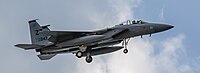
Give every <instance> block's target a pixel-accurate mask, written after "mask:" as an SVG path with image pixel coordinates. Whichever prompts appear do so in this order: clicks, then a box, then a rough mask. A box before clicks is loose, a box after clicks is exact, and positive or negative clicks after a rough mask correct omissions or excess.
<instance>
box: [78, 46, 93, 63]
mask: <svg viewBox="0 0 200 73" xmlns="http://www.w3.org/2000/svg"><path fill="white" fill-rule="evenodd" d="M90 50H91V48H87V46H83V45H82V46H80V47H79V51H78V52H76V57H78V58H82V57H83V52H84V53H85V52H86V58H85V61H86V62H87V63H91V62H92V60H93V58H92V56H91V55H90Z"/></svg>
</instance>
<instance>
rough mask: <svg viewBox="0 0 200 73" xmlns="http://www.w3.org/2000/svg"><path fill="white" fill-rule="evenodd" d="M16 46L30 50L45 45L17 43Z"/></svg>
mask: <svg viewBox="0 0 200 73" xmlns="http://www.w3.org/2000/svg"><path fill="white" fill-rule="evenodd" d="M15 47H19V48H23V49H24V50H30V49H39V48H41V47H43V46H42V45H36V44H17V45H15Z"/></svg>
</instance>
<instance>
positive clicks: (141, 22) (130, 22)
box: [119, 20, 146, 25]
mask: <svg viewBox="0 0 200 73" xmlns="http://www.w3.org/2000/svg"><path fill="white" fill-rule="evenodd" d="M144 23H146V22H144V21H142V20H133V21H130V20H127V21H124V22H122V23H121V24H119V25H130V24H144Z"/></svg>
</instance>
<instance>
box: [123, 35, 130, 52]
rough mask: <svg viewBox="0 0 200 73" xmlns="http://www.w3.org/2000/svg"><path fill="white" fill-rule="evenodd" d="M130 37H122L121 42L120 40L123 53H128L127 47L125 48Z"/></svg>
mask: <svg viewBox="0 0 200 73" xmlns="http://www.w3.org/2000/svg"><path fill="white" fill-rule="evenodd" d="M129 40H130V38H127V39H123V42H122V46H124V47H125V48H124V50H123V52H124V54H127V53H128V49H127V45H128V42H129Z"/></svg>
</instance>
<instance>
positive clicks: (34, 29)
mask: <svg viewBox="0 0 200 73" xmlns="http://www.w3.org/2000/svg"><path fill="white" fill-rule="evenodd" d="M28 23H29V26H30V34H31V42H32V44H38V45H46V44H48V42H49V41H48V36H43V35H41V34H39V32H42V31H50V30H49V28H48V27H45V28H44V27H42V26H40V25H39V24H38V23H37V21H36V20H31V21H29V22H28Z"/></svg>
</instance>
